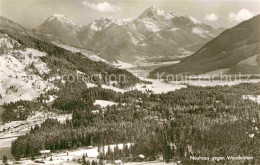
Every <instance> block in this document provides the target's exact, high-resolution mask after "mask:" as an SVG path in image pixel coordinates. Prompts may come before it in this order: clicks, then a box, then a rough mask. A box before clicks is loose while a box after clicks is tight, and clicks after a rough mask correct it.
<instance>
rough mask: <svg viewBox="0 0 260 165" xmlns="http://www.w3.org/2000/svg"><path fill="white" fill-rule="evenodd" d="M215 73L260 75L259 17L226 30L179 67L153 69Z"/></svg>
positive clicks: (184, 60) (153, 73)
mask: <svg viewBox="0 0 260 165" xmlns="http://www.w3.org/2000/svg"><path fill="white" fill-rule="evenodd" d="M216 70H225V72H226V73H256V74H259V73H260V15H257V16H255V17H253V18H251V19H249V20H247V21H244V22H242V23H240V24H239V25H237V26H235V27H233V28H231V29H228V30H225V31H224V32H223V33H221V34H220V35H219V36H218V37H216V38H214V39H213V40H211V41H210V42H208V43H207V44H205V45H204V46H203V47H202V48H201V49H199V50H198V51H197V52H196V53H194V54H193V55H191V56H190V57H187V58H185V59H183V60H182V61H181V62H180V63H179V64H176V65H171V66H167V67H162V68H159V69H156V70H154V71H153V72H152V73H151V75H152V76H155V74H156V73H157V72H159V73H162V72H165V73H171V74H178V73H188V74H205V73H208V72H212V73H213V72H214V71H216Z"/></svg>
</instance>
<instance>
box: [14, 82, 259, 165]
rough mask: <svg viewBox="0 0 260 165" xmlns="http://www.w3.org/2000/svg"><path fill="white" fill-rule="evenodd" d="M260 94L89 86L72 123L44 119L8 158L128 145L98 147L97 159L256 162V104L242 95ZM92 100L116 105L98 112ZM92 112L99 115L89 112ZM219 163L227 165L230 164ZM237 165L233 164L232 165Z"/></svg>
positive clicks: (250, 87) (254, 89) (249, 88)
mask: <svg viewBox="0 0 260 165" xmlns="http://www.w3.org/2000/svg"><path fill="white" fill-rule="evenodd" d="M259 91H260V84H259V83H258V84H240V85H236V86H233V87H229V86H223V87H221V86H216V87H193V86H190V87H188V88H186V89H181V90H178V91H175V92H169V93H166V94H151V95H147V94H144V93H141V92H138V91H131V92H127V93H124V94H122V93H116V92H114V91H111V90H105V89H100V88H92V89H91V90H86V91H84V92H83V93H82V94H81V95H80V96H79V98H78V100H82V104H77V105H81V106H78V107H76V108H73V119H72V121H67V123H66V124H61V123H59V122H58V121H55V120H47V121H46V122H45V123H43V124H42V125H41V126H36V127H35V128H33V129H31V132H30V133H29V134H27V135H25V136H21V137H19V138H18V139H17V140H16V141H14V142H13V144H12V154H13V155H14V156H15V157H16V159H19V158H22V157H35V156H36V155H38V153H39V150H41V149H50V150H51V151H53V152H54V151H57V150H62V149H72V148H77V147H81V146H89V145H96V146H99V147H100V148H102V146H103V145H106V144H118V143H129V142H131V143H132V145H131V146H130V148H128V147H125V148H124V149H123V150H122V151H121V150H120V151H119V150H116V151H115V152H109V153H106V154H105V153H103V154H102V152H101V151H102V149H101V150H100V154H101V155H100V156H99V158H100V159H109V160H116V159H118V158H121V159H123V160H124V161H135V160H136V157H137V155H139V154H143V155H145V159H144V160H155V159H156V158H158V157H159V156H160V155H162V156H163V158H164V161H166V162H169V161H178V160H181V161H182V162H183V164H191V163H194V161H192V160H191V159H190V158H189V157H190V156H204V157H206V156H209V157H212V156H215V157H217V156H228V155H232V156H239V155H250V156H253V157H254V159H253V160H252V161H251V162H248V163H250V164H258V163H260V162H259V160H260V157H259V155H260V153H259V149H258V148H259V147H258V146H259V144H260V141H259V137H260V134H259V131H258V129H259V128H260V111H259V109H260V107H259V106H260V105H259V104H257V103H255V102H252V101H249V100H243V95H259V94H260V92H259ZM96 99H104V100H110V101H115V102H118V103H119V104H118V105H114V106H111V107H107V108H106V109H101V108H100V107H95V106H94V105H93V101H94V100H96ZM57 103H58V102H57ZM84 103H85V104H84ZM56 105H59V104H56ZM61 105H63V104H61ZM94 109H98V110H100V111H99V112H100V113H95V114H93V113H92V110H94ZM102 112H103V113H102ZM207 163H208V164H214V163H216V162H214V161H209V162H207ZM221 163H222V164H230V162H229V161H221ZM241 163H243V161H242V162H241V161H234V162H233V161H232V164H241Z"/></svg>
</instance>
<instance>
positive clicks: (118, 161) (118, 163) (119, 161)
mask: <svg viewBox="0 0 260 165" xmlns="http://www.w3.org/2000/svg"><path fill="white" fill-rule="evenodd" d="M114 163H115V164H116V165H122V164H123V162H122V160H115V161H114Z"/></svg>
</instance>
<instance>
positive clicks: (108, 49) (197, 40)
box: [35, 6, 220, 62]
mask: <svg viewBox="0 0 260 165" xmlns="http://www.w3.org/2000/svg"><path fill="white" fill-rule="evenodd" d="M48 19H49V18H47V20H48ZM57 20H58V19H57ZM63 29H65V30H63ZM75 29H76V28H73V30H72V32H67V31H66V25H62V24H58V23H56V24H55V26H54V25H52V24H42V25H40V26H38V27H37V28H35V31H36V32H37V34H38V35H40V36H41V37H45V38H47V39H48V40H51V41H55V42H60V43H62V44H67V45H70V46H76V47H82V48H86V49H90V50H94V51H99V54H100V55H101V56H102V57H104V58H106V59H112V60H113V59H117V60H121V61H128V62H129V61H130V62H134V61H135V60H137V59H143V58H149V57H158V56H160V57H176V56H186V55H189V54H191V52H193V51H196V50H197V49H198V48H200V46H202V45H203V44H204V43H205V42H207V41H209V40H211V39H213V38H214V37H215V36H216V35H218V34H219V33H220V30H218V29H214V28H212V27H211V26H209V25H206V24H203V23H200V22H199V21H197V20H196V19H195V18H193V17H191V16H182V15H180V14H178V13H173V12H172V13H166V12H165V11H163V10H161V9H159V8H157V7H156V6H152V7H150V8H148V9H146V10H145V11H144V12H143V13H142V14H140V16H139V17H137V18H134V19H122V20H115V19H112V18H99V19H96V20H94V21H92V22H91V23H89V24H88V25H86V26H82V27H80V28H79V29H77V30H75ZM61 33H66V34H65V36H61Z"/></svg>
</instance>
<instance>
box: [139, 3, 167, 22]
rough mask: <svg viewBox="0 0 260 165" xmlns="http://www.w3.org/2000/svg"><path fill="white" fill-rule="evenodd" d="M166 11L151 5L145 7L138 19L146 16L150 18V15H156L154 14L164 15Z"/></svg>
mask: <svg viewBox="0 0 260 165" xmlns="http://www.w3.org/2000/svg"><path fill="white" fill-rule="evenodd" d="M165 14H166V13H165V11H163V10H161V9H159V8H158V7H156V6H154V5H153V6H152V7H150V8H148V9H146V10H145V11H144V12H143V13H142V14H141V15H140V16H139V19H142V18H145V17H148V18H152V17H156V16H164V15H165Z"/></svg>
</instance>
